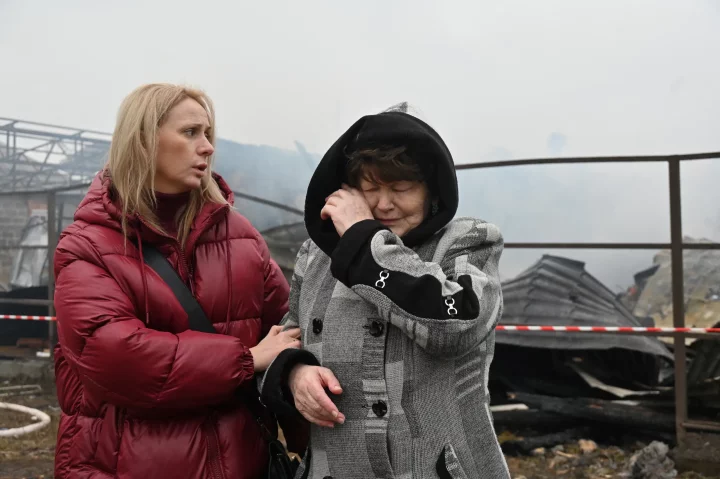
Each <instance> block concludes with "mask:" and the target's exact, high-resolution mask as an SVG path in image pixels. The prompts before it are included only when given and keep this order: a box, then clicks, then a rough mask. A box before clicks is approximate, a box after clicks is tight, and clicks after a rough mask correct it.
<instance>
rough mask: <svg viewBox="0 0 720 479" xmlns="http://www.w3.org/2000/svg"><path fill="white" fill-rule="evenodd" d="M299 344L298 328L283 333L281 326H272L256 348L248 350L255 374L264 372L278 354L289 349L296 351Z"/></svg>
mask: <svg viewBox="0 0 720 479" xmlns="http://www.w3.org/2000/svg"><path fill="white" fill-rule="evenodd" d="M300 344H301V343H300V328H292V329H288V330H287V331H283V327H282V326H273V327H272V328H270V332H269V333H268V335H267V336H265V337H264V338H263V340H262V341H260V342H259V343H258V345H257V346H255V347H254V348H250V354H252V357H253V361H254V362H255V372H256V373H258V372H262V371H265V370H266V369H267V367H268V366H270V363H271V362H273V360H274V359H275V358H276V357H277V355H278V354H280V353H281V352H282V351H284V350H286V349H289V348H295V349H297V348H299V347H300Z"/></svg>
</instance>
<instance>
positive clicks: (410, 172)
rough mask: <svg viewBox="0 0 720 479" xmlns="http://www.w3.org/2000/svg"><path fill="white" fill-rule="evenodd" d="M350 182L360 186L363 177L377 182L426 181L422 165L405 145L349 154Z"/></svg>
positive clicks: (352, 185) (354, 185) (347, 169)
mask: <svg viewBox="0 0 720 479" xmlns="http://www.w3.org/2000/svg"><path fill="white" fill-rule="evenodd" d="M347 157H348V162H347V165H346V167H345V171H346V172H347V180H348V184H349V185H350V186H351V187H353V188H358V187H359V186H360V180H362V179H363V178H365V179H367V180H369V181H373V182H375V183H391V182H393V181H425V178H424V177H423V174H422V170H421V169H420V165H418V164H417V162H415V161H414V160H413V159H412V158H410V155H408V154H407V152H406V148H405V147H404V146H397V147H391V146H386V147H379V148H373V149H365V150H356V151H353V152H352V153H350V154H348V155H347Z"/></svg>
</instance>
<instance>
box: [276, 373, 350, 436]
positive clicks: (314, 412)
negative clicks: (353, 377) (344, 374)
mask: <svg viewBox="0 0 720 479" xmlns="http://www.w3.org/2000/svg"><path fill="white" fill-rule="evenodd" d="M288 383H289V386H290V391H291V392H292V394H293V397H294V398H295V407H296V408H297V410H298V411H299V412H300V414H302V415H303V417H305V419H307V420H308V421H310V422H311V423H313V424H317V425H318V426H325V427H335V423H338V424H342V423H344V422H345V415H344V414H343V413H341V412H340V411H338V408H337V406H335V403H334V402H332V400H331V399H330V398H329V397H328V395H327V394H326V393H325V388H327V389H328V390H330V392H331V393H333V394H341V393H342V388H341V387H340V383H339V382H338V380H337V378H336V377H335V375H334V374H333V373H332V371H330V370H329V369H328V368H323V367H320V366H308V365H306V364H299V365H297V366H295V367H294V368H293V370H292V371H291V372H290V377H289V380H288Z"/></svg>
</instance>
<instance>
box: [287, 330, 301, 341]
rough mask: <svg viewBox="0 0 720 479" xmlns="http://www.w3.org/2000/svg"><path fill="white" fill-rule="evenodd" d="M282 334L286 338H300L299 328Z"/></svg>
mask: <svg viewBox="0 0 720 479" xmlns="http://www.w3.org/2000/svg"><path fill="white" fill-rule="evenodd" d="M283 334H286V335H287V336H289V337H291V338H294V339H297V338H299V337H300V328H290V329H286V330H285V331H283Z"/></svg>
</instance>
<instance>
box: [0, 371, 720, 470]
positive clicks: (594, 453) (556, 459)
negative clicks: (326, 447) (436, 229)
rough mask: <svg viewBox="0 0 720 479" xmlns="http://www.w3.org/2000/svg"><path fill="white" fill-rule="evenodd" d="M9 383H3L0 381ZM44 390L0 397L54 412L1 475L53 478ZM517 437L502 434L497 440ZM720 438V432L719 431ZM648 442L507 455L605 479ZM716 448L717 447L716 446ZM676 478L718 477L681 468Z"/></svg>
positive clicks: (6, 455) (10, 445)
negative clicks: (26, 394) (28, 394)
mask: <svg viewBox="0 0 720 479" xmlns="http://www.w3.org/2000/svg"><path fill="white" fill-rule="evenodd" d="M4 385H9V384H7V383H5V384H2V383H0V386H4ZM42 386H43V393H42V394H41V395H37V396H16V397H0V401H4V402H10V403H15V404H22V405H26V406H29V407H33V408H36V409H40V410H41V411H44V412H45V413H47V414H48V415H50V417H51V418H52V422H51V423H50V425H49V426H48V427H45V428H44V429H41V430H39V431H36V432H34V433H30V434H26V435H24V436H20V437H18V438H0V479H19V478H25V479H51V478H52V477H53V456H54V448H55V440H56V436H57V424H58V418H59V415H60V411H59V408H58V404H57V398H56V397H55V391H54V388H53V385H52V384H43V385H42ZM30 421H31V419H30V417H29V416H28V415H26V414H21V413H16V412H12V411H8V410H5V409H0V429H3V428H12V427H17V426H22V425H27V424H28V423H29V422H30ZM508 437H513V438H514V437H515V436H513V435H511V434H510V433H507V432H505V433H503V434H501V440H504V439H506V438H508ZM693 440H694V445H693V448H694V449H697V450H706V451H707V448H708V444H709V443H708V442H707V441H706V440H704V439H698V438H695V439H693ZM718 440H720V436H719V437H718ZM645 445H646V444H643V443H635V444H631V445H625V446H624V447H623V448H620V447H616V446H612V445H605V444H600V445H599V446H598V447H597V448H594V447H593V445H592V444H591V445H590V446H588V443H583V444H582V446H584V447H585V451H583V449H582V447H581V444H579V443H572V444H564V445H561V446H558V447H555V448H552V449H548V450H543V451H536V453H535V454H534V455H531V456H523V457H508V458H507V460H508V465H509V467H510V471H511V474H512V477H513V479H522V478H524V479H545V478H557V477H560V478H567V479H603V478H622V477H630V476H629V475H626V474H625V472H626V471H627V470H628V463H629V460H630V457H631V456H632V454H633V453H634V452H635V451H637V450H639V449H641V448H642V447H644V446H645ZM718 451H720V449H718ZM677 477H678V478H680V479H720V476H705V475H701V474H699V473H694V472H685V473H683V474H680V475H678V476H677Z"/></svg>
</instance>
